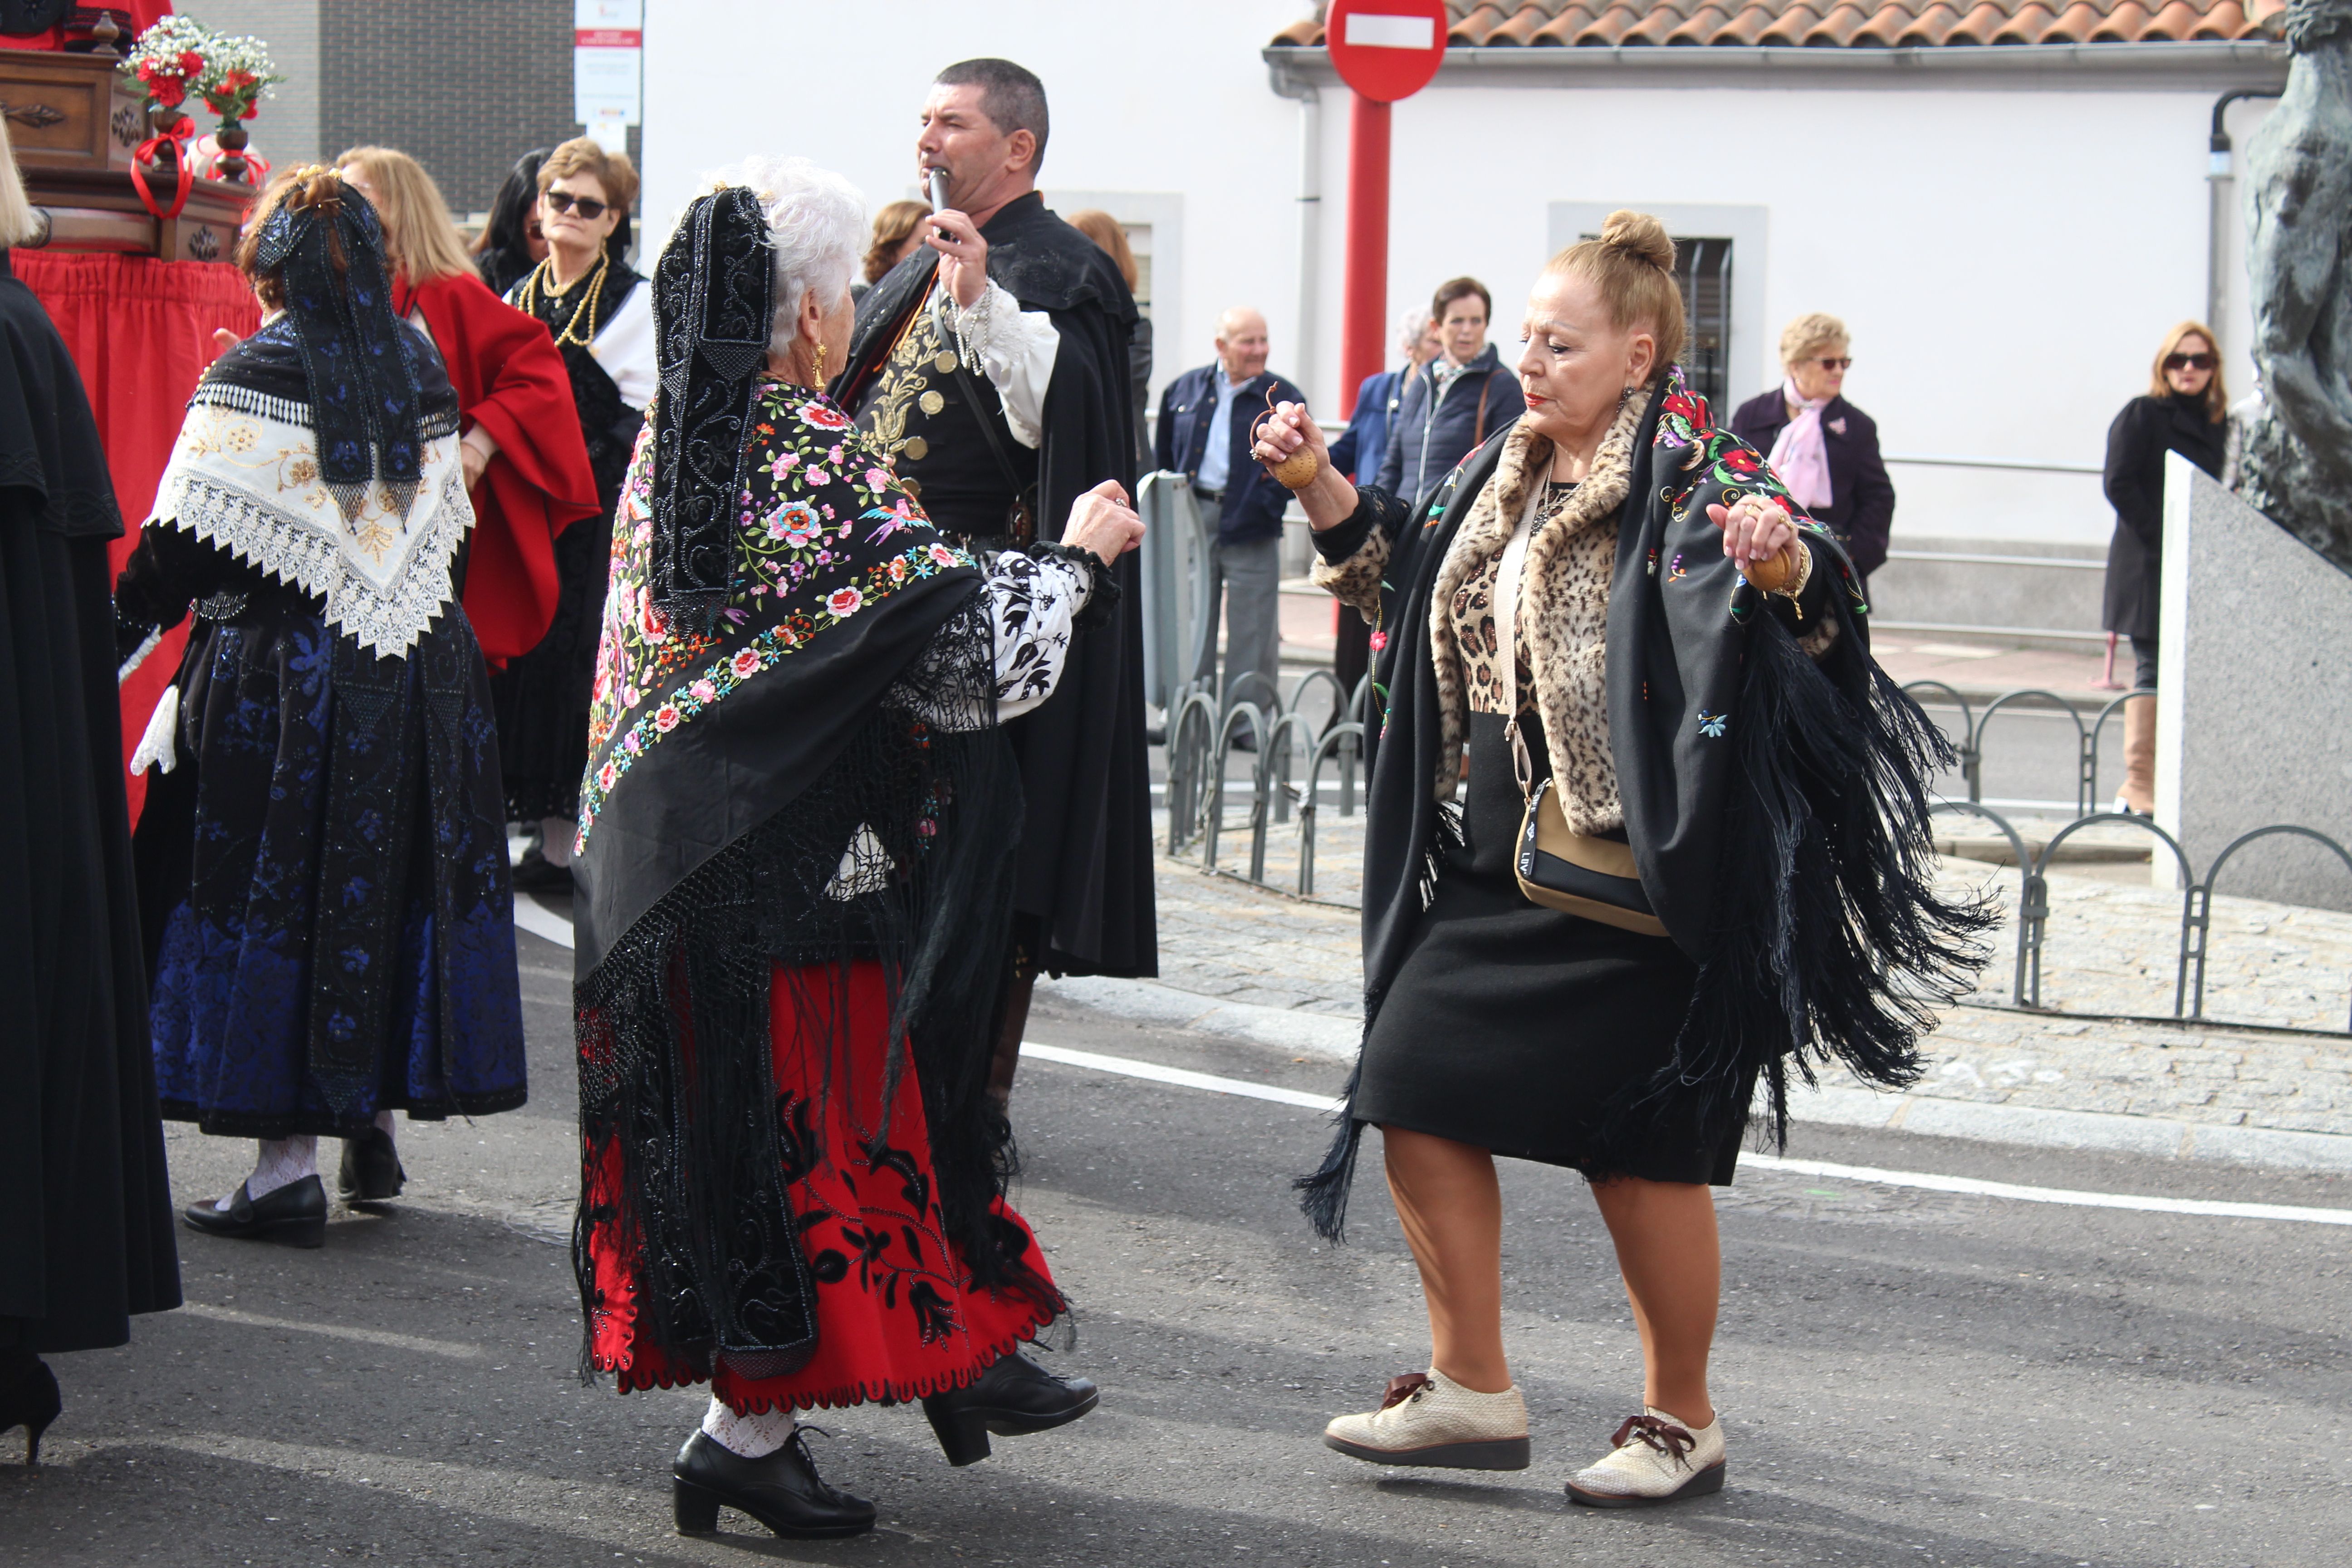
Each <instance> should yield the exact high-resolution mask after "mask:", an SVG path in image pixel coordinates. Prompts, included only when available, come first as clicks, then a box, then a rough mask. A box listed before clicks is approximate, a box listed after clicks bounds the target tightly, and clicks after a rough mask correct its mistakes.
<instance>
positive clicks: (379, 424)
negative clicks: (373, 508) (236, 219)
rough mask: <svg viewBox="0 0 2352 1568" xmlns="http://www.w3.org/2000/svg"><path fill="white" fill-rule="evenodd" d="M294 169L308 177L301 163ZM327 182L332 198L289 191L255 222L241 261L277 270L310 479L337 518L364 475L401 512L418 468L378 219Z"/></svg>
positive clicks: (412, 387) (419, 447)
mask: <svg viewBox="0 0 2352 1568" xmlns="http://www.w3.org/2000/svg"><path fill="white" fill-rule="evenodd" d="M294 177H295V179H296V181H297V182H298V183H299V184H310V183H311V178H312V176H311V175H310V171H307V170H306V171H302V172H300V173H298V174H296V175H295V176H294ZM329 177H330V178H331V177H332V176H329ZM335 183H336V184H338V185H339V186H340V187H341V199H340V200H339V201H338V202H337V203H336V204H335V205H334V206H333V207H331V208H328V207H325V206H322V205H310V204H308V203H306V204H304V205H300V206H297V205H295V203H296V200H297V197H298V195H299V192H296V191H289V192H288V193H287V194H286V195H285V197H284V198H283V199H282V200H280V201H279V202H278V205H277V206H276V207H274V208H273V209H271V211H270V214H269V217H268V221H267V222H265V223H264V224H263V225H262V229H261V233H260V234H259V236H258V237H257V238H256V240H255V244H254V248H253V253H252V258H251V260H250V262H249V264H248V268H247V270H248V271H249V272H250V273H251V274H252V275H253V276H256V277H258V276H261V275H263V274H265V273H270V272H275V273H277V274H278V284H279V288H280V289H282V290H283V292H284V294H285V299H286V316H287V319H288V320H289V321H291V322H292V323H293V327H294V335H295V338H296V340H297V341H298V342H299V343H300V344H301V346H302V370H303V374H304V375H305V376H306V377H307V378H308V380H309V382H310V410H311V430H312V433H313V435H314V437H316V440H317V443H318V448H319V476H320V482H321V483H323V484H324V485H325V486H326V487H327V493H328V494H330V495H331V496H333V497H334V498H335V505H336V506H337V507H339V508H341V510H342V514H343V520H344V521H346V522H350V521H354V520H355V519H357V518H358V516H359V514H360V510H361V508H362V506H363V505H364V504H365V501H366V499H367V487H368V481H369V480H371V479H382V480H383V486H384V489H385V490H386V491H387V492H389V494H390V496H391V500H392V509H393V510H394V512H396V513H397V514H398V515H400V516H401V517H403V518H405V517H406V516H407V515H408V511H409V508H410V507H411V506H412V505H413V504H414V503H415V500H416V490H417V486H418V483H419V482H420V480H421V479H422V476H423V473H424V454H425V440H424V435H423V431H422V428H421V419H422V408H421V404H422V397H421V395H420V393H419V390H418V387H417V384H416V370H415V366H414V365H412V364H411V363H409V359H408V348H407V345H406V344H405V343H404V342H403V341H402V338H401V331H400V323H399V321H398V319H397V318H395V317H394V314H393V310H392V290H391V288H390V286H389V284H388V281H387V280H388V279H390V277H391V275H392V268H390V266H389V265H388V264H387V263H386V261H385V258H384V244H383V223H382V221H381V220H379V219H378V218H377V216H376V213H375V208H374V207H373V206H371V205H369V204H368V200H367V198H366V197H365V196H362V195H360V194H359V192H357V191H356V190H353V189H352V187H351V186H350V185H348V184H343V183H342V182H341V180H336V182H335ZM338 251H340V252H341V256H342V258H343V267H342V276H341V279H340V281H339V280H338V279H337V277H336V268H335V263H334V258H335V256H336V253H337V252H338Z"/></svg>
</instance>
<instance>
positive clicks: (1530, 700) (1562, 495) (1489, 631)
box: [1454, 479, 1617, 713]
mask: <svg viewBox="0 0 2352 1568" xmlns="http://www.w3.org/2000/svg"><path fill="white" fill-rule="evenodd" d="M1575 490H1576V481H1575V480H1573V479H1570V480H1565V481H1562V480H1558V479H1553V480H1548V481H1546V483H1545V487H1544V499H1543V501H1542V503H1541V505H1540V506H1539V507H1538V509H1537V511H1536V521H1535V526H1536V530H1537V531H1538V532H1540V531H1542V530H1543V529H1544V528H1545V527H1547V526H1548V525H1549V523H1550V522H1551V521H1552V519H1553V518H1554V517H1556V516H1558V515H1559V510H1560V509H1561V508H1562V507H1564V506H1566V505H1567V504H1568V498H1569V497H1570V495H1572V494H1574V493H1575ZM1598 531H1600V530H1593V532H1598ZM1607 532H1608V534H1609V536H1610V537H1609V553H1610V555H1611V556H1612V558H1613V556H1614V554H1615V552H1616V548H1617V545H1616V531H1615V530H1613V529H1611V530H1607ZM1601 570H1602V571H1603V573H1604V574H1605V573H1606V572H1607V570H1608V568H1607V567H1606V566H1605V565H1604V566H1603V567H1602V568H1601ZM1502 571H1503V558H1502V556H1501V555H1500V554H1499V553H1498V554H1496V555H1492V556H1489V557H1488V558H1487V559H1486V563H1484V564H1483V565H1481V566H1480V567H1479V568H1478V569H1477V570H1476V571H1475V572H1473V573H1471V574H1470V576H1469V578H1468V580H1467V581H1465V583H1464V584H1462V586H1461V587H1460V588H1458V589H1456V590H1454V645H1455V646H1456V647H1459V648H1460V649H1461V650H1462V684H1463V688H1464V692H1465V696H1466V697H1467V698H1468V699H1469V702H1470V711H1472V712H1473V713H1500V712H1501V711H1502V710H1503V668H1502V664H1501V662H1500V659H1499V658H1498V657H1497V656H1498V654H1499V651H1500V650H1499V648H1498V647H1497V646H1496V645H1497V642H1498V640H1499V639H1498V638H1497V637H1496V631H1495V580H1496V578H1497V577H1499V576H1500V575H1501V574H1502ZM1519 588H1520V605H1519V614H1520V615H1521V616H1526V614H1527V610H1528V607H1527V604H1526V591H1527V579H1526V577H1524V576H1522V577H1521V578H1520V579H1519ZM1518 644H1519V647H1518V656H1519V672H1518V679H1519V711H1520V712H1522V713H1533V712H1534V711H1535V710H1536V677H1535V668H1534V666H1533V665H1531V664H1529V663H1528V640H1527V638H1525V637H1520V638H1519V639H1518Z"/></svg>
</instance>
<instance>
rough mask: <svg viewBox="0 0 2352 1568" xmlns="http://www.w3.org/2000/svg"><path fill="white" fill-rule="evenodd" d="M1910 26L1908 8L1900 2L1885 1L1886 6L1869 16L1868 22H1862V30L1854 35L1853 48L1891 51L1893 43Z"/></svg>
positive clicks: (1897, 0) (1895, 0)
mask: <svg viewBox="0 0 2352 1568" xmlns="http://www.w3.org/2000/svg"><path fill="white" fill-rule="evenodd" d="M1909 26H1911V12H1910V9H1909V7H1907V6H1906V5H1902V4H1900V0H1886V4H1885V5H1881V6H1880V7H1879V8H1878V9H1877V10H1875V11H1874V12H1872V13H1871V14H1870V20H1869V21H1867V22H1864V24H1863V25H1862V29H1861V30H1860V31H1859V32H1857V33H1855V34H1854V36H1853V47H1856V48H1858V49H1859V48H1872V49H1891V48H1893V47H1895V40H1896V39H1897V38H1900V37H1902V36H1903V34H1904V31H1905V30H1906V28H1908V27H1909Z"/></svg>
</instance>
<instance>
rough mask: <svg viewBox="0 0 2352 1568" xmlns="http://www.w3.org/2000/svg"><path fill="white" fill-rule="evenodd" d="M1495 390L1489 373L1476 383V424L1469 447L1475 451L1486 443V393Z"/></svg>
mask: <svg viewBox="0 0 2352 1568" xmlns="http://www.w3.org/2000/svg"><path fill="white" fill-rule="evenodd" d="M1494 390H1495V377H1494V375H1493V374H1488V375H1487V377H1486V380H1484V381H1482V382H1480V383H1479V384H1478V426H1477V429H1476V430H1475V432H1474V433H1473V434H1472V436H1471V437H1470V449H1471V450H1472V451H1474V452H1475V451H1476V450H1477V449H1478V448H1479V447H1483V446H1485V445H1486V395H1487V394H1488V393H1490V392H1492V391H1494Z"/></svg>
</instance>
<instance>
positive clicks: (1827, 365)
mask: <svg viewBox="0 0 2352 1568" xmlns="http://www.w3.org/2000/svg"><path fill="white" fill-rule="evenodd" d="M1813 363H1815V364H1817V365H1820V366H1821V367H1822V369H1823V370H1851V369H1853V355H1852V354H1847V355H1845V356H1843V357H1842V358H1839V359H1828V358H1822V359H1817V360H1815V361H1814V362H1813Z"/></svg>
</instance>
